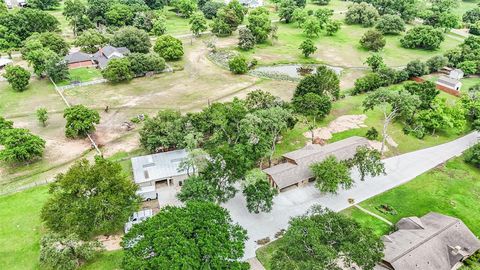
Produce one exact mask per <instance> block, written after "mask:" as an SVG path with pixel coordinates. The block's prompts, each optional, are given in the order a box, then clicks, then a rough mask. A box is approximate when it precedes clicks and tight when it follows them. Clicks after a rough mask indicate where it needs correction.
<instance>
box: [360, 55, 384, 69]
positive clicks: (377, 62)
mask: <svg viewBox="0 0 480 270" xmlns="http://www.w3.org/2000/svg"><path fill="white" fill-rule="evenodd" d="M364 64H367V65H368V66H369V67H370V68H371V69H372V71H373V72H376V71H378V70H379V69H380V68H382V67H385V63H384V62H383V57H382V56H380V55H379V54H372V55H370V56H369V57H367V60H366V61H365V63H364Z"/></svg>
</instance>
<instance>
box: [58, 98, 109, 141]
mask: <svg viewBox="0 0 480 270" xmlns="http://www.w3.org/2000/svg"><path fill="white" fill-rule="evenodd" d="M63 118H65V119H66V120H67V123H66V125H65V136H67V137H68V138H76V137H86V136H87V134H88V133H90V132H93V131H95V124H99V123H100V115H99V114H98V112H97V111H95V110H92V109H89V108H87V107H85V106H83V105H74V106H72V107H69V108H66V109H65V111H64V112H63Z"/></svg>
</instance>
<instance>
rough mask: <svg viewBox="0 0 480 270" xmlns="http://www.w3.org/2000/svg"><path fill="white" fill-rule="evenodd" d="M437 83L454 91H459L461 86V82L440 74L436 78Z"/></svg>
mask: <svg viewBox="0 0 480 270" xmlns="http://www.w3.org/2000/svg"><path fill="white" fill-rule="evenodd" d="M437 85H440V86H443V87H446V88H448V89H452V90H456V91H460V88H462V82H460V81H459V80H457V79H453V78H450V77H447V76H441V77H440V78H438V80H437Z"/></svg>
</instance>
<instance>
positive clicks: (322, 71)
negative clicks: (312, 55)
mask: <svg viewBox="0 0 480 270" xmlns="http://www.w3.org/2000/svg"><path fill="white" fill-rule="evenodd" d="M307 93H316V94H318V95H328V96H330V97H331V98H332V99H338V98H339V97H340V80H339V79H338V76H337V74H336V73H335V71H333V70H331V69H329V68H328V67H326V66H319V67H318V68H317V72H316V73H315V74H311V75H307V76H305V77H303V78H302V79H301V80H300V82H299V83H298V84H297V87H296V89H295V93H294V95H293V96H294V97H297V96H303V95H305V94H307Z"/></svg>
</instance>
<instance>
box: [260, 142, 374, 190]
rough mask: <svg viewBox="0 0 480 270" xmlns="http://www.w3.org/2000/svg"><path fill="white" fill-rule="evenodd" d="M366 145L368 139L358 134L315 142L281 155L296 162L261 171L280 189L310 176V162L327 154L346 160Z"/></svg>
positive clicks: (311, 175) (316, 160) (322, 158)
mask: <svg viewBox="0 0 480 270" xmlns="http://www.w3.org/2000/svg"><path fill="white" fill-rule="evenodd" d="M368 145H369V144H368V140H367V139H365V138H363V137H359V136H353V137H350V138H347V139H344V140H341V141H338V142H334V143H331V144H327V145H324V146H320V145H317V144H312V145H307V146H305V147H304V148H302V149H299V150H295V151H292V152H289V153H286V154H284V155H283V157H285V158H287V159H290V160H293V161H294V162H295V163H296V164H293V163H289V162H287V163H282V164H278V165H275V166H272V167H270V168H267V169H265V170H263V171H264V172H265V173H267V174H268V175H270V177H271V178H272V180H273V181H274V182H275V184H276V185H277V186H278V188H280V189H282V188H285V187H289V186H291V185H294V184H297V183H299V182H301V181H303V180H306V179H309V178H312V177H313V174H312V172H311V170H310V165H311V164H313V163H317V162H321V161H322V160H324V159H325V158H327V157H328V156H335V157H336V158H337V159H339V160H346V159H349V158H352V157H353V156H354V155H355V153H356V151H357V148H358V147H359V146H368Z"/></svg>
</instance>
